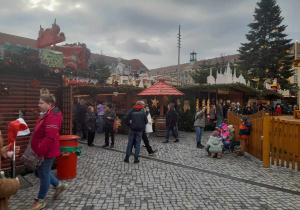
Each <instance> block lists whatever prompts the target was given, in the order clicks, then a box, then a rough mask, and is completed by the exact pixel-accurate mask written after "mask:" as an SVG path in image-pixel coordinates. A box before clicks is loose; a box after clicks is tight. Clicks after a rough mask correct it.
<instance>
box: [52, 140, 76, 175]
mask: <svg viewBox="0 0 300 210" xmlns="http://www.w3.org/2000/svg"><path fill="white" fill-rule="evenodd" d="M79 139H80V137H79V136H76V135H63V136H60V137H59V148H60V153H61V154H60V156H58V157H57V178H58V179H73V178H75V177H76V171H77V155H80V154H81V151H80V148H78V141H79Z"/></svg>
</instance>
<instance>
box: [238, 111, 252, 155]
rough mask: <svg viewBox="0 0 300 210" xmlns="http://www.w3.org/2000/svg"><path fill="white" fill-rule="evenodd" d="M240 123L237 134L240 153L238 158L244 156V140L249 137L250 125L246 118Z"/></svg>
mask: <svg viewBox="0 0 300 210" xmlns="http://www.w3.org/2000/svg"><path fill="white" fill-rule="evenodd" d="M241 121H242V124H241V125H240V131H239V134H238V139H239V141H240V147H241V151H240V153H239V154H238V156H244V154H245V147H246V140H247V139H248V138H249V136H250V129H251V123H250V122H248V117H247V116H243V117H242V120H241Z"/></svg>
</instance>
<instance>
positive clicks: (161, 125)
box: [138, 79, 184, 136]
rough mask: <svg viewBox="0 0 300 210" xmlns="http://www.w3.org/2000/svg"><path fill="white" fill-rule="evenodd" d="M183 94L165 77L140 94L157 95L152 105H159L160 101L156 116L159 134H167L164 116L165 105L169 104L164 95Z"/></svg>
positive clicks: (157, 133)
mask: <svg viewBox="0 0 300 210" xmlns="http://www.w3.org/2000/svg"><path fill="white" fill-rule="evenodd" d="M183 95H184V93H182V92H180V91H179V90H177V89H176V88H174V87H173V86H172V85H169V84H168V83H166V82H165V80H164V79H159V82H157V83H155V84H154V85H152V86H151V87H149V88H147V89H146V90H144V91H142V92H141V93H139V94H138V96H155V98H154V99H153V100H152V106H157V105H158V103H159V116H155V122H154V123H155V133H156V135H157V136H165V134H166V116H164V106H165V107H166V106H167V103H168V100H166V99H165V98H164V96H183ZM156 96H158V100H156Z"/></svg>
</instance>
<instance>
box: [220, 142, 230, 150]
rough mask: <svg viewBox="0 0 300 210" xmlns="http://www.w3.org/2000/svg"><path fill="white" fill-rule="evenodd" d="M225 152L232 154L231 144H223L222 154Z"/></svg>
mask: <svg viewBox="0 0 300 210" xmlns="http://www.w3.org/2000/svg"><path fill="white" fill-rule="evenodd" d="M224 151H228V152H230V142H226V143H225V142H223V149H222V152H224Z"/></svg>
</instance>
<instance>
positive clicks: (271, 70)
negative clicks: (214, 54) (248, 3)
mask: <svg viewBox="0 0 300 210" xmlns="http://www.w3.org/2000/svg"><path fill="white" fill-rule="evenodd" d="M280 13H281V10H280V7H279V6H278V5H277V4H276V1H275V0H261V1H260V2H258V3H257V7H256V8H255V11H254V15H253V16H254V20H253V23H250V24H249V25H248V26H249V27H250V31H249V33H248V34H246V38H247V40H248V41H249V42H248V43H243V44H242V46H241V47H240V48H239V50H238V51H239V52H240V60H241V62H240V63H239V65H240V68H241V69H243V71H247V72H248V74H249V76H250V78H252V79H253V80H252V81H255V82H258V83H259V84H258V87H259V88H262V87H263V83H264V81H265V80H266V79H269V80H270V81H273V80H274V79H275V78H277V82H278V83H279V84H280V86H281V89H291V87H292V85H291V84H290V83H289V80H288V78H289V77H291V76H292V75H293V72H292V70H291V68H292V61H293V56H291V55H290V53H289V50H290V49H291V47H292V45H293V44H292V43H291V39H287V38H286V37H287V34H285V33H284V31H285V29H286V27H287V26H286V25H282V24H281V23H282V21H283V19H284V18H283V17H281V15H280ZM253 85H255V86H256V84H253Z"/></svg>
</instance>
